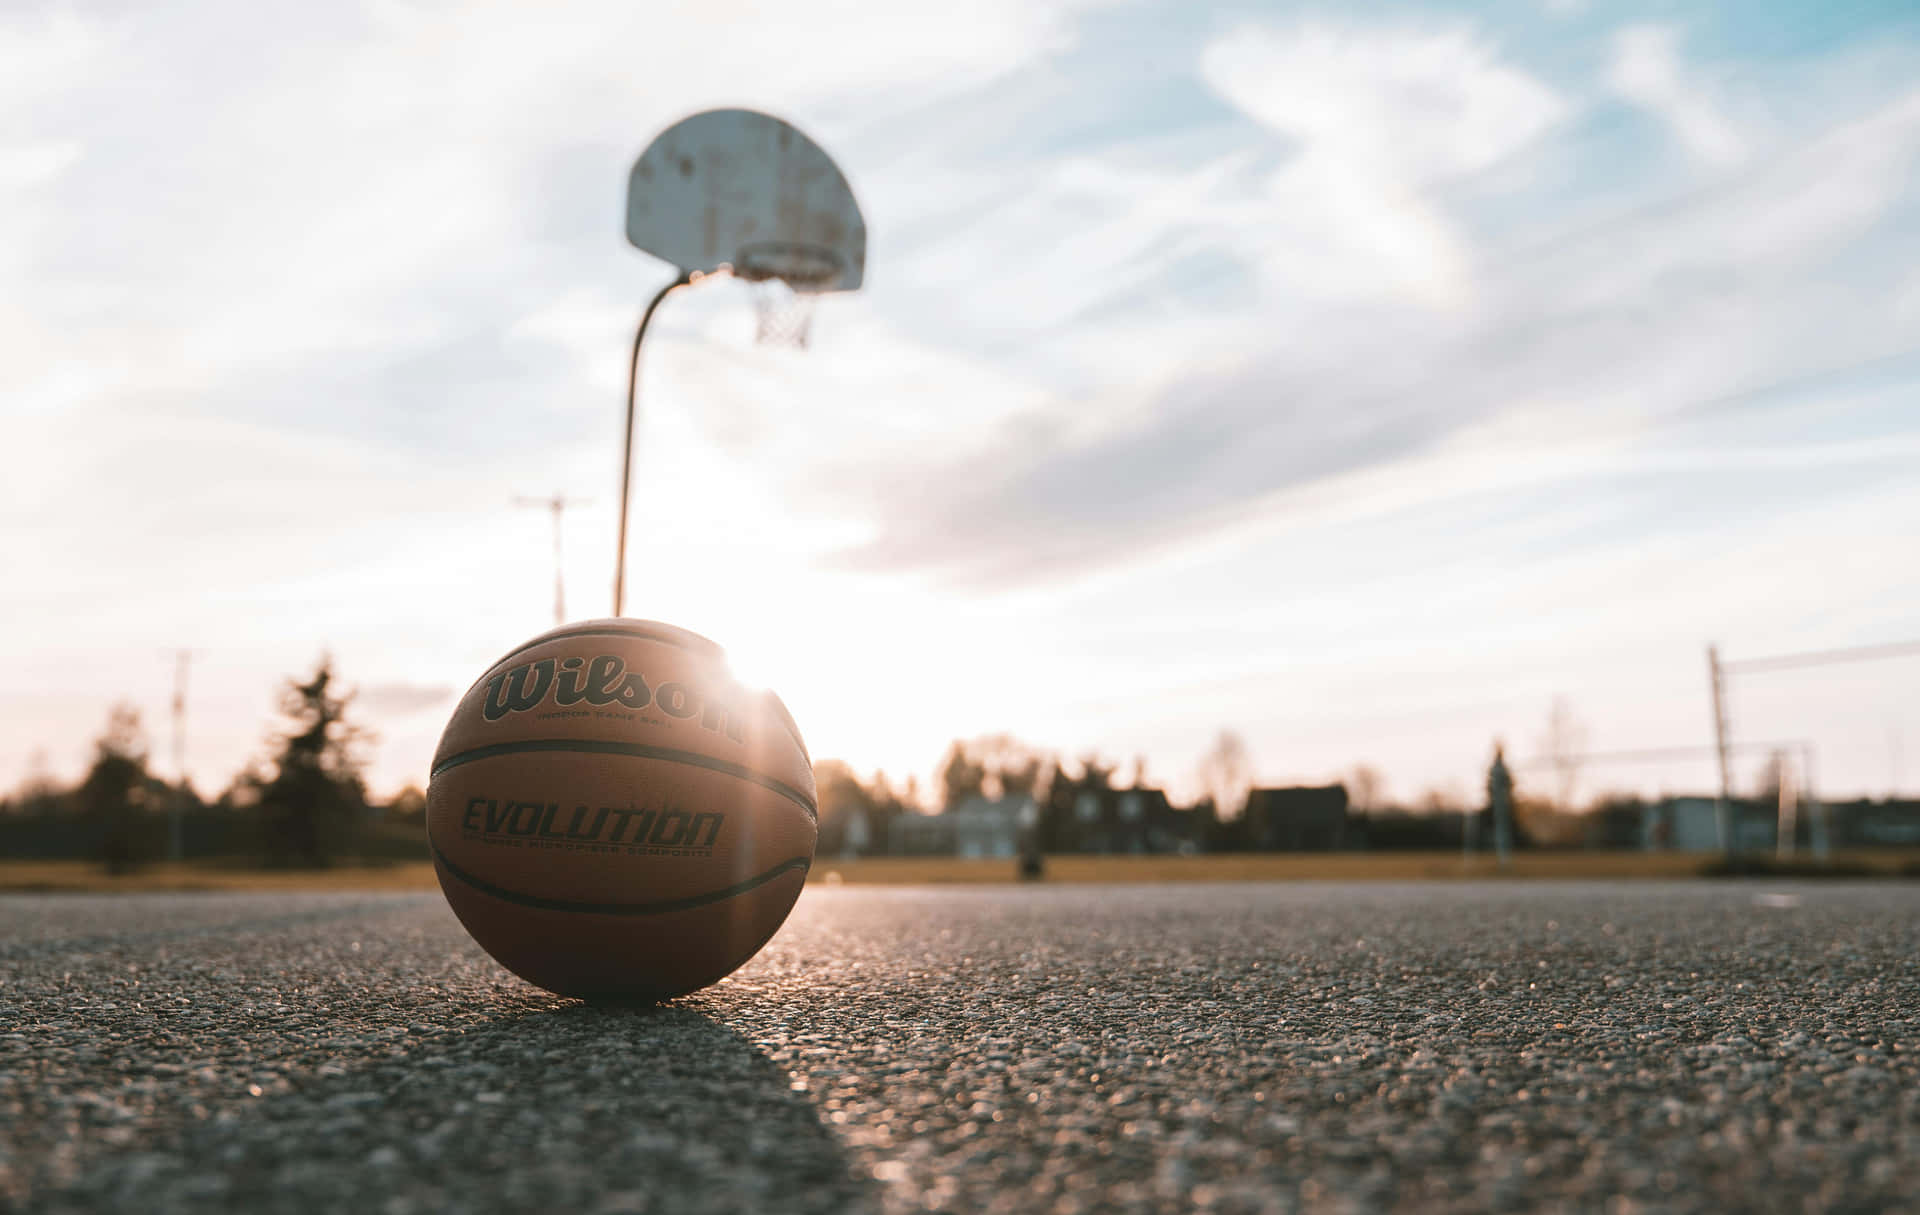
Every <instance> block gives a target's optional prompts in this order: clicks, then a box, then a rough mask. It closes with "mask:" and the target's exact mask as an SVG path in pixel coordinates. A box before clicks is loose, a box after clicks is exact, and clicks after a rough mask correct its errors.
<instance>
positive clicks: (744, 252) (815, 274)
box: [733, 241, 841, 350]
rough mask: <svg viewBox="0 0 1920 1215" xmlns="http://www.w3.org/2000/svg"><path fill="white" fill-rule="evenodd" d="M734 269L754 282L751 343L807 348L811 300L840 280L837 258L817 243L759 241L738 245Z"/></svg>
mask: <svg viewBox="0 0 1920 1215" xmlns="http://www.w3.org/2000/svg"><path fill="white" fill-rule="evenodd" d="M733 274H734V277H735V278H742V279H745V280H747V282H748V283H750V284H751V285H752V287H753V312H754V331H753V340H754V343H755V344H756V345H760V346H786V347H789V348H791V349H794V350H805V349H806V348H807V335H808V332H809V330H810V328H811V327H812V324H813V305H814V301H815V300H816V299H818V298H819V295H820V293H821V292H823V291H827V290H830V289H832V287H833V284H835V283H837V282H839V281H840V279H841V262H840V258H839V257H838V256H837V255H836V254H835V253H834V252H833V250H831V249H824V248H821V247H820V246H818V245H802V244H795V243H792V242H785V241H762V242H760V243H758V244H751V245H745V246H742V247H741V249H740V252H739V254H738V255H737V256H736V258H735V260H734V263H733Z"/></svg>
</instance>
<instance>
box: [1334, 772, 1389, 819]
mask: <svg viewBox="0 0 1920 1215" xmlns="http://www.w3.org/2000/svg"><path fill="white" fill-rule="evenodd" d="M1344 783H1345V784H1346V786H1347V804H1348V805H1349V806H1350V807H1352V809H1353V812H1354V813H1355V814H1366V813H1368V812H1369V811H1373V810H1378V809H1379V808H1380V802H1381V799H1382V797H1383V796H1384V794H1385V793H1386V788H1387V780H1386V777H1384V776H1382V775H1380V769H1378V768H1376V767H1374V766H1373V765H1372V764H1355V765H1354V766H1353V767H1351V768H1349V769H1347V775H1346V777H1345V779H1344Z"/></svg>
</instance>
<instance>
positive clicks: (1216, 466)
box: [0, 0, 1920, 801]
mask: <svg viewBox="0 0 1920 1215" xmlns="http://www.w3.org/2000/svg"><path fill="white" fill-rule="evenodd" d="M736 105H737V106H748V107H752V108H757V109H763V110H767V111H769V112H772V113H775V114H779V115H781V116H782V117H784V118H786V119H788V120H790V121H792V122H794V123H795V124H797V125H798V126H799V127H800V128H801V129H803V130H804V131H806V132H807V133H808V134H810V135H811V136H812V137H813V138H815V139H816V140H817V141H818V142H820V143H821V144H822V145H823V146H824V147H825V148H826V149H827V150H828V151H829V152H830V154H831V155H832V156H833V157H834V158H835V160H836V161H837V162H838V163H839V165H840V166H841V168H842V169H843V170H844V171H845V172H846V174H847V176H848V178H849V180H850V181H851V182H852V185H853V188H854V190H855V192H856V193H857V195H858V197H859V201H860V204H861V207H862V209H863V212H864V215H865V218H866V223H867V227H868V233H869V246H868V247H869V254H868V262H867V285H866V289H865V290H863V291H861V292H860V293H858V294H851V295H841V296H833V297H829V298H825V299H822V300H821V301H819V304H818V307H817V309H816V313H815V317H814V322H813V342H812V346H811V349H809V350H806V351H804V352H800V351H793V350H787V349H781V348H776V347H767V346H760V345H756V344H755V343H754V342H753V340H752V338H753V311H752V303H751V297H750V295H749V293H748V288H747V287H746V286H745V285H744V284H742V283H739V282H735V281H730V280H724V279H711V280H708V281H706V282H703V283H701V284H699V285H698V286H697V287H696V288H695V289H692V290H689V291H685V292H682V293H680V294H679V295H677V296H675V297H674V298H672V299H671V300H670V301H669V302H668V303H667V304H666V305H665V306H664V307H663V308H662V310H661V313H660V315H659V318H658V320H657V322H656V330H655V332H654V333H653V334H651V335H650V336H649V338H648V350H647V355H646V360H645V368H644V372H643V384H642V389H641V398H642V400H641V414H642V422H641V432H640V436H639V440H638V443H637V449H636V451H637V454H636V478H637V484H638V490H637V493H636V498H635V503H634V507H633V511H632V517H631V524H630V527H631V529H632V538H631V543H630V546H629V550H628V554H629V571H630V573H629V590H628V602H627V612H628V614H629V615H635V616H641V617H649V618H653V619H659V620H666V621H671V622H673V623H676V624H679V625H682V626H684V627H688V628H692V629H694V630H696V631H698V632H701V633H704V634H706V635H707V636H710V637H712V638H714V639H715V640H717V641H719V642H720V643H721V644H722V645H723V646H725V647H727V649H728V650H729V651H730V652H731V654H732V655H733V658H734V661H735V664H736V668H737V670H738V671H739V673H740V674H741V675H742V676H743V677H745V678H747V679H749V680H753V681H757V682H762V683H765V684H767V685H768V686H770V687H772V688H774V689H775V690H776V691H778V692H779V693H780V694H781V695H782V697H783V698H784V699H785V700H786V702H787V703H788V705H789V706H790V707H791V708H792V710H793V712H794V714H795V716H796V718H797V719H798V721H799V722H800V724H801V726H802V728H803V730H804V731H805V733H806V734H807V737H808V741H809V744H810V746H811V749H812V751H813V753H814V755H815V756H816V757H828V756H832V757H838V758H843V759H845V760H847V761H848V762H850V763H852V764H853V765H854V766H855V767H856V768H858V769H859V770H861V771H863V772H867V771H873V770H876V769H884V770H885V771H886V772H888V773H889V774H890V775H891V776H893V777H894V778H895V779H898V778H900V777H903V776H905V775H907V774H916V775H918V776H919V777H920V779H921V780H922V781H923V782H925V781H929V780H930V779H931V776H932V773H933V771H934V768H935V766H936V763H937V761H938V759H939V757H940V753H941V751H942V750H943V748H944V747H945V745H946V744H947V742H948V741H949V740H950V739H953V738H965V737H972V736H976V735H981V734H986V733H994V732H1001V731H1006V732H1011V733H1013V734H1016V735H1018V736H1019V737H1021V738H1023V739H1026V740H1027V741H1029V742H1030V743H1032V744H1034V745H1036V746H1039V747H1042V748H1045V749H1047V750H1052V751H1058V752H1060V753H1062V754H1064V755H1067V756H1080V755H1084V754H1087V753H1089V752H1098V753H1100V754H1102V755H1104V756H1106V757H1107V758H1108V759H1109V760H1110V761H1112V762H1117V763H1120V764H1122V765H1125V766H1127V767H1129V768H1130V767H1131V765H1132V763H1133V762H1134V760H1135V759H1136V758H1137V757H1138V758H1144V760H1145V763H1146V768H1147V773H1148V776H1149V778H1150V779H1153V780H1156V781H1159V782H1163V783H1166V784H1168V785H1169V786H1170V787H1172V789H1173V790H1174V791H1175V792H1176V794H1185V793H1190V792H1192V791H1193V788H1194V783H1193V782H1194V773H1195V766H1196V763H1197V761H1198V759H1199V757H1200V756H1201V755H1202V753H1203V752H1204V751H1205V749H1206V748H1207V747H1208V746H1209V744H1210V743H1211V742H1212V740H1213V739H1214V738H1215V737H1216V736H1217V735H1218V734H1219V732H1220V731H1222V730H1228V729H1230V730H1233V731H1235V732H1237V733H1239V734H1240V735H1241V736H1242V737H1243V738H1244V739H1245V740H1246V742H1247V745H1248V748H1249V750H1250V752H1251V755H1252V758H1253V761H1254V776H1255V777H1256V778H1257V779H1258V780H1259V781H1260V782H1262V783H1292V782H1300V781H1311V782H1318V781H1323V780H1331V779H1336V778H1338V777H1339V776H1340V775H1341V774H1342V773H1343V772H1345V771H1347V770H1348V769H1350V768H1351V767H1352V766H1353V765H1355V764H1359V763H1367V764H1371V765H1374V766H1375V767H1377V768H1379V769H1380V770H1381V771H1382V772H1383V773H1384V774H1385V777H1386V782H1387V792H1388V793H1389V794H1390V795H1391V796H1393V797H1395V798H1399V799H1404V800H1408V801H1411V800H1414V799H1416V798H1419V797H1421V796H1423V795H1425V794H1426V793H1427V792H1429V791H1433V790H1438V791H1441V792H1445V793H1449V794H1450V795H1452V796H1455V797H1472V796H1476V795H1477V790H1478V789H1479V788H1480V787H1481V785H1482V782H1483V779H1484V777H1483V774H1484V771H1485V768H1486V764H1487V761H1488V758H1489V755H1490V752H1491V748H1492V746H1493V744H1494V742H1495V740H1504V741H1505V744H1506V747H1507V750H1508V752H1509V754H1510V755H1512V756H1514V757H1516V758H1517V759H1518V760H1519V761H1520V764H1521V772H1520V777H1521V784H1522V787H1523V789H1524V788H1525V786H1526V785H1527V783H1528V782H1529V780H1532V779H1536V774H1537V772H1538V770H1537V769H1535V768H1532V767H1529V766H1528V764H1529V762H1530V761H1531V760H1532V759H1533V758H1535V757H1537V756H1538V755H1539V754H1540V752H1541V746H1542V738H1543V735H1544V734H1545V730H1546V723H1547V719H1548V715H1549V711H1550V707H1551V706H1552V704H1553V703H1554V701H1555V699H1556V698H1563V699H1564V701H1565V702H1566V704H1567V705H1568V706H1569V707H1570V709H1571V711H1572V713H1573V714H1574V716H1575V717H1576V719H1577V720H1578V721H1579V722H1580V723H1581V724H1582V726H1583V727H1584V731H1583V737H1584V739H1585V742H1586V744H1587V746H1588V747H1589V748H1591V749H1592V750H1595V751H1609V750H1630V749H1638V748H1648V747H1685V746H1695V745H1702V746H1703V745H1705V744H1707V743H1708V742H1709V741H1710V740H1711V737H1712V735H1711V728H1712V727H1711V716H1710V708H1709V701H1708V683H1707V665H1706V657H1705V647H1706V646H1707V645H1708V644H1709V643H1715V644H1718V645H1719V647H1720V648H1721V652H1722V654H1723V656H1725V657H1727V658H1729V659H1733V660H1736V661H1737V660H1739V659H1742V658H1754V657H1761V656H1765V655H1771V654H1778V653H1787V652H1794V651H1800V650H1817V649H1828V648H1834V647H1842V646H1851V645H1868V644H1876V643H1883V642H1897V641H1906V640H1914V639H1920V560H1916V559H1915V555H1916V547H1917V545H1916V541H1917V540H1920V188H1916V187H1920V12H1916V10H1914V9H1912V8H1911V7H1910V6H1909V5H1907V4H1905V3H1901V2H1898V0H1890V2H1887V3H1833V4H1823V3H1813V2H1811V0H1808V2H1804V3H1796V4H1763V3H1758V2H1756V3H1741V4H1727V3H1722V4H1691V5H1690V4H1677V3H1638V4H1635V3H1608V2H1605V0H1586V2H1581V0H1538V2H1518V0H1516V2H1513V3H1500V4H1487V5H1457V4H1456V5H1435V4H1420V5H1411V4H1401V5H1395V4H1324V5H1281V4H1271V5H1262V4H1225V3H1223V4H1201V3H1191V2H1187V0H1157V2H1153V0H1128V2H1116V3H1102V2H1098V0H1065V2H1051V3H1049V2H1042V0H973V2H971V3H968V4H965V5H937V6H935V5H928V6H920V5H903V4H899V3H898V2H897V0H838V2H835V3H829V4H812V5H809V4H803V3H746V2H738V3H729V2H723V0H711V2H706V3H701V4H633V3H630V2H624V0H623V2H618V3H616V2H611V0H609V2H604V3H601V2H589V3H567V4H550V5H538V6H534V5H525V4H517V3H407V2H401V0H369V2H366V3H342V4H335V5H324V6H299V7H294V8H284V7H281V6H271V5H259V4H254V3H243V2H239V0H233V2H225V0H203V2H200V3H191V4H186V5H179V6H155V5H147V4H135V3H109V2H99V3H55V4H33V3H12V4H8V5H6V6H4V7H0V231H4V232H5V238H4V239H0V450H4V452H5V455H6V469H7V475H6V477H5V478H4V479H3V480H0V562H4V565H5V568H6V570H7V571H8V573H9V574H10V577H9V578H8V585H7V589H6V592H5V594H4V595H3V596H0V668H4V669H5V670H6V671H7V672H8V673H9V678H8V679H7V683H6V691H5V693H4V694H0V789H7V788H12V787H14V786H16V785H18V784H19V783H20V782H21V781H24V780H26V779H29V778H31V777H34V776H38V775H48V776H53V777H55V778H57V779H70V778H72V777H75V776H77V775H78V774H79V773H80V772H81V771H83V769H84V766H85V764H86V762H87V760H88V756H89V753H90V746H91V739H92V738H94V737H95V736H96V735H98V734H99V732H100V730H101V728H102V726H103V725H104V723H105V720H106V715H107V711H108V708H109V706H110V705H112V704H113V703H114V702H115V701H118V700H127V701H130V702H131V703H133V704H135V705H136V706H138V707H139V708H140V709H141V710H142V711H143V714H144V717H145V721H146V723H147V727H148V732H149V736H150V739H151V742H152V745H153V749H154V754H155V762H156V767H157V768H158V769H159V770H160V771H161V772H162V773H164V774H171V773H172V771H173V768H172V759H171V746H172V741H171V739H172V735H171V732H170V726H169V718H168V705H169V701H170V697H171V694H172V681H173V677H174V671H175V662H174V657H173V654H174V652H175V651H177V650H179V649H182V648H185V649H189V650H191V651H192V655H193V657H192V662H191V665H190V679H189V685H188V701H187V703H188V725H187V734H186V741H185V749H186V770H187V772H188V773H189V775H190V776H191V778H192V780H193V781H194V783H195V784H196V785H197V786H198V787H199V788H200V789H202V791H203V792H206V793H208V794H211V793H215V792H218V791H219V790H220V789H221V788H224V787H225V786H226V784H227V783H228V782H229V781H230V780H231V779H232V777H233V776H234V775H235V773H236V772H237V771H239V770H240V768H241V767H242V766H243V765H245V764H246V763H247V762H249V761H250V760H255V759H259V758H262V757H264V756H265V755H266V754H268V752H269V750H270V742H269V734H270V732H271V730H272V729H273V728H274V722H273V714H274V709H275V704H276V699H277V695H278V689H279V688H280V686H281V685H282V684H283V682H284V681H285V680H286V679H287V678H288V677H290V676H294V675H300V674H303V673H305V672H306V671H308V670H310V669H311V668H312V666H313V664H314V663H315V662H316V661H317V659H318V658H319V656H320V655H321V654H322V653H323V652H324V653H327V654H330V655H331V656H332V658H333V660H334V662H335V664H336V668H337V670H338V672H339V674H340V675H341V677H342V678H343V679H344V680H345V681H346V683H347V684H349V685H350V686H352V687H355V688H357V690H358V693H357V699H356V702H355V705H356V714H357V715H358V716H359V718H360V719H361V721H362V722H363V723H364V724H366V725H368V726H370V727H371V728H372V729H373V730H374V731H375V732H376V733H377V740H376V741H375V742H373V743H372V744H370V746H369V747H368V750H367V753H366V756H367V761H368V764H369V775H370V779H371V783H372V785H373V787H374V789H375V790H376V791H390V790H393V789H396V788H398V787H399V786H400V785H402V784H404V783H406V782H409V781H411V782H415V783H419V784H424V783H425V780H426V768H427V766H428V761H429V759H430V757H431V754H432V751H433V747H434V743H435V741H436V740H437V737H438V735H439V732H440V730H441V728H442V726H443V725H444V724H445V721H446V717H447V714H448V713H449V712H450V710H451V708H452V704H453V700H454V697H455V696H456V695H457V693H458V692H459V691H460V690H462V689H464V688H465V687H466V686H467V685H468V684H469V683H470V682H471V681H472V680H473V679H474V678H475V677H476V676H477V675H478V674H479V673H480V672H481V671H483V670H484V669H485V668H486V666H487V665H488V664H490V663H491V662H492V660H493V659H494V658H495V657H497V656H498V655H499V654H501V653H504V652H506V651H507V650H509V649H511V648H513V647H514V646H515V645H517V644H518V643H519V642H520V641H522V640H524V639H525V638H527V637H529V636H532V635H534V634H536V633H538V632H540V631H542V630H544V629H545V628H547V627H549V626H550V625H551V623H552V599H553V577H554V567H553V558H552V549H551V530H550V519H549V517H548V516H547V515H546V514H545V513H543V512H541V511H538V510H531V509H526V508H523V507H519V506H517V505H516V504H515V498H516V496H518V495H542V496H544V495H551V494H554V493H557V492H564V493H566V494H568V495H570V496H577V497H580V498H583V499H587V500H589V501H588V502H587V503H586V504H585V505H582V506H578V507H576V508H574V509H571V510H569V511H568V513H567V514H566V516H565V527H566V530H565V546H566V548H565V551H566V558H565V565H564V574H565V579H566V591H567V597H568V598H567V604H568V610H569V615H570V616H572V617H574V618H585V617H592V616H600V615H605V614H607V612H608V611H609V609H610V587H611V571H612V565H613V551H612V547H613V537H614V528H615V517H614V515H615V511H614V504H615V502H616V501H617V497H618V469H619V443H620V437H621V425H622V410H623V392H624V381H625V360H626V355H627V345H628V343H629V342H630V340H631V334H632V327H633V325H634V323H635V321H636V320H637V318H638V315H639V310H640V308H641V307H642V306H643V305H644V304H645V302H646V300H647V298H648V297H649V296H650V295H651V294H652V293H653V292H654V291H655V290H656V289H657V288H658V287H659V286H660V285H662V284H663V283H665V282H666V281H668V280H669V279H670V278H671V277H672V274H673V270H672V269H671V268H669V267H667V266H665V265H664V264H663V263H660V262H657V261H654V260H653V259H651V258H649V257H648V256H646V255H644V254H641V253H639V252H638V251H636V250H634V249H632V248H631V247H629V246H628V245H627V244H626V243H625V241H624V239H623V237H622V221H623V215H624V211H623V207H624V191H625V187H626V178H627V172H628V169H629V167H630V165H631V163H632V161H633V159H634V158H635V157H636V156H637V155H638V153H639V152H640V150H641V149H642V148H643V147H644V146H645V145H646V143H647V142H648V141H649V140H650V139H651V138H652V136H653V135H654V134H655V133H657V132H658V131H659V130H661V129H662V128H664V127H665V126H667V125H668V124H670V123H671V122H673V121H675V120H677V119H678V118H680V117H682V116H684V115H686V114H689V113H692V112H695V111H698V110H702V109H706V108H709V107H713V106H736ZM1916 685H1920V659H1904V660H1895V661H1888V662H1881V663H1862V664H1856V665H1849V666H1838V667H1823V668H1817V669H1810V670H1806V671H1800V672H1792V673H1778V674H1752V675H1745V676H1737V677H1735V678H1734V679H1733V681H1732V683H1731V684H1730V686H1729V716H1730V719H1731V723H1732V729H1733V734H1734V737H1735V739H1736V740H1738V741H1741V742H1743V743H1752V742H1757V741H1761V740H1782V741H1791V742H1795V743H1800V742H1805V743H1807V744H1809V745H1810V750H1809V752H1808V753H1809V754H1811V755H1813V756H1815V757H1816V759H1815V764H1816V769H1817V772H1816V776H1815V779H1816V785H1817V788H1818V790H1819V792H1820V793H1821V794H1823V795H1825V796H1829V797H1839V796H1850V795H1858V794H1867V795H1873V796H1884V795H1886V794H1887V793H1888V792H1890V791H1894V790H1902V791H1904V792H1906V793H1908V794H1912V793H1915V792H1916V791H1920V708H1916V704H1915V698H1914V697H1913V696H1912V694H1911V691H1910V690H1911V688H1913V687H1914V686H1916ZM1763 759H1764V757H1763V755H1761V754H1759V753H1757V752H1742V753H1741V754H1740V756H1739V757H1738V758H1737V759H1736V762H1735V776H1736V781H1737V783H1740V784H1742V785H1747V786H1751V785H1752V784H1753V783H1754V781H1755V780H1756V779H1757V776H1758V772H1759V770H1760V767H1761V764H1762V762H1763ZM1713 779H1714V778H1713V769H1712V766H1711V764H1710V762H1708V761H1707V760H1705V759H1701V760H1699V761H1697V762H1696V761H1688V762H1682V763H1666V764H1660V765H1645V764H1642V765H1635V764H1621V763H1613V762H1607V761H1598V760H1596V761H1595V762H1593V763H1592V764H1590V765H1589V766H1588V767H1587V768H1586V769H1585V770H1584V771H1583V774H1582V778H1581V790H1582V792H1583V794H1585V795H1592V794H1597V793H1600V792H1604V791H1608V790H1616V789H1617V790H1636V791H1640V792H1647V793H1656V792H1661V791H1682V790H1685V791H1694V790H1701V791H1704V790H1707V789H1710V788H1711V785H1712V783H1713Z"/></svg>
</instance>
